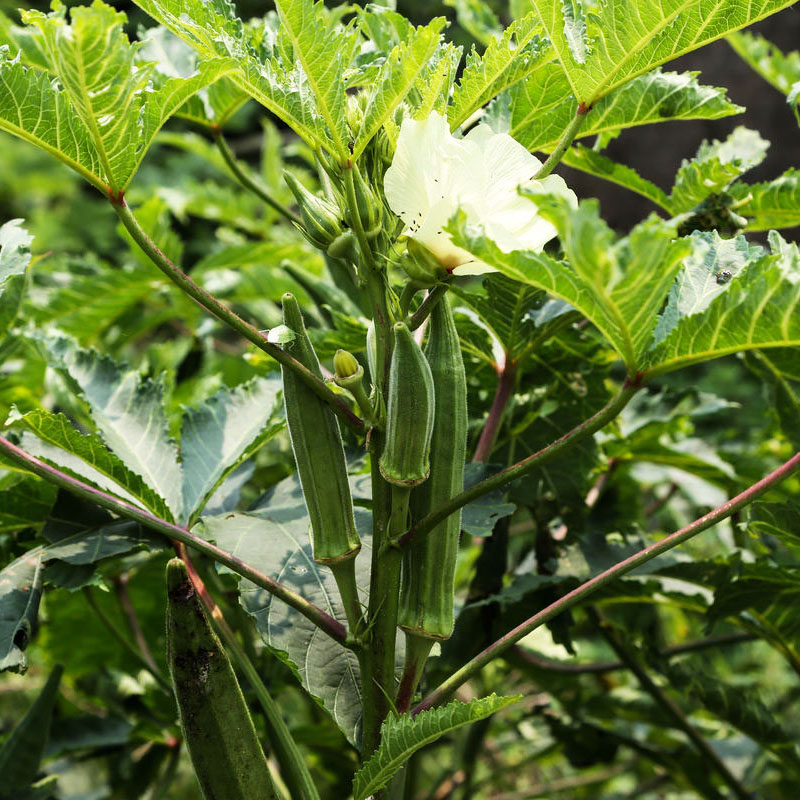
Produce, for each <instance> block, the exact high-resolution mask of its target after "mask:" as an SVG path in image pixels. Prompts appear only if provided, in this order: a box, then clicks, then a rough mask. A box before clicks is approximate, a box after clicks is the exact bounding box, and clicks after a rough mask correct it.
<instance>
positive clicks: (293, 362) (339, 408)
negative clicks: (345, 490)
mask: <svg viewBox="0 0 800 800" xmlns="http://www.w3.org/2000/svg"><path fill="white" fill-rule="evenodd" d="M112 206H113V207H114V210H115V211H116V212H117V215H118V216H119V218H120V220H121V221H122V224H123V225H124V226H125V229H126V230H127V231H128V233H129V234H130V235H131V237H132V238H133V240H134V241H135V242H136V244H138V245H139V247H140V248H141V249H142V251H143V252H144V253H145V254H146V255H147V256H148V258H150V260H151V261H152V262H153V263H154V264H155V265H156V266H157V267H158V268H159V269H160V270H161V271H162V272H163V273H164V274H165V275H166V276H167V277H168V278H169V279H170V280H171V281H172V282H173V283H174V284H175V285H176V286H178V288H180V289H181V290H182V291H183V292H185V293H186V294H188V295H189V297H191V298H192V299H193V300H195V301H196V302H197V303H198V304H199V305H201V306H202V307H203V308H204V309H206V311H208V312H210V313H211V314H212V315H213V316H215V317H216V318H217V319H218V320H220V321H221V322H224V323H225V324H226V325H228V326H229V327H230V328H233V330H235V331H236V332H237V333H239V334H241V335H242V336H243V337H244V338H245V339H247V341H249V342H251V343H252V344H254V345H255V346H256V347H258V348H259V349H260V350H263V351H264V352H265V353H266V354H267V355H269V356H271V357H272V358H274V359H275V360H276V361H277V362H278V363H279V364H282V365H283V366H285V367H287V368H289V369H291V370H294V372H296V373H297V374H298V375H299V376H300V378H301V379H302V380H303V382H304V383H305V384H306V385H307V386H309V387H310V388H311V390H312V391H313V392H314V393H315V394H316V395H317V396H318V397H320V398H322V399H323V400H324V401H325V402H326V403H327V404H328V405H329V406H330V407H331V408H332V409H333V410H334V411H335V412H336V413H337V414H338V416H339V418H340V419H342V420H343V421H344V422H345V423H347V425H349V426H350V427H351V428H352V429H353V430H355V431H357V432H361V431H363V429H364V424H363V422H362V421H361V420H360V419H359V418H358V417H357V416H356V415H355V414H354V413H353V412H352V411H351V410H350V408H349V406H348V405H347V403H346V402H344V400H342V398H341V397H339V396H338V395H337V394H336V393H335V392H334V391H332V390H331V389H330V387H329V386H328V385H327V384H326V383H325V381H323V380H321V379H320V378H318V377H317V376H316V375H315V374H314V373H313V372H312V371H311V370H310V369H308V368H307V367H305V366H304V365H303V364H301V363H300V362H299V361H298V360H297V359H295V358H292V356H290V355H289V354H288V353H286V352H284V351H283V350H282V349H281V348H280V347H278V346H277V345H274V344H272V342H269V341H267V338H266V336H264V335H263V334H262V333H261V332H260V331H259V330H258V329H257V328H255V327H254V326H253V325H251V324H250V323H249V322H246V321H245V320H243V319H242V318H241V317H240V316H239V315H238V314H236V313H235V312H234V311H232V310H231V309H230V308H228V307H227V306H226V305H225V304H224V303H221V302H220V301H219V300H217V298H216V297H214V295H212V294H209V293H208V292H207V291H206V290H205V289H203V288H202V287H200V286H198V285H197V284H196V283H195V282H194V281H193V280H192V279H191V278H190V277H189V276H188V275H187V274H186V273H185V272H183V271H182V270H181V269H180V268H179V267H177V266H176V265H175V264H173V263H172V261H170V260H169V258H167V256H165V255H164V253H162V252H161V250H160V249H159V248H158V246H157V245H156V243H155V242H154V241H153V240H152V239H151V238H150V237H149V236H148V235H147V233H146V232H145V231H144V229H143V228H142V226H141V225H139V222H138V220H137V219H136V217H135V216H134V215H133V212H132V211H131V209H130V208H129V207H128V205H127V204H126V203H125V201H124V200H119V201H116V200H115V201H113V202H112Z"/></svg>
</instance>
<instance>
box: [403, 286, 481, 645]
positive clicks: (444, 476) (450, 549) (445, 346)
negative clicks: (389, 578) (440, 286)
mask: <svg viewBox="0 0 800 800" xmlns="http://www.w3.org/2000/svg"><path fill="white" fill-rule="evenodd" d="M425 357H426V359H427V361H428V363H429V364H430V368H431V374H432V377H433V384H434V388H435V403H434V409H435V410H434V426H433V436H432V438H431V455H430V463H431V471H430V477H429V478H428V480H427V481H426V482H425V483H424V484H422V486H420V487H418V488H417V489H415V490H414V491H413V492H412V494H411V513H412V517H413V518H414V519H420V518H421V517H423V516H425V515H426V514H428V513H429V512H430V511H432V510H433V509H434V508H438V507H439V506H441V505H442V504H443V503H445V502H446V501H447V500H449V499H450V498H451V497H453V496H454V495H455V494H457V493H458V492H460V491H461V490H462V489H463V485H464V459H465V456H466V447H467V382H466V375H465V372H464V361H463V359H462V357H461V346H460V344H459V341H458V332H457V331H456V326H455V322H454V321H453V314H452V311H451V310H450V306H449V305H448V303H447V300H446V299H442V300H441V301H440V302H439V303H437V304H436V306H434V309H433V311H432V312H431V317H430V327H429V334H428V342H427V345H426V347H425ZM460 531H461V512H460V511H459V512H457V513H455V514H451V515H450V516H449V517H448V518H447V519H446V520H445V521H444V522H441V523H439V525H438V526H437V527H436V528H434V529H433V530H432V531H430V533H428V535H427V536H423V537H420V538H419V539H412V540H411V542H410V544H409V546H408V548H407V549H406V552H405V553H404V556H403V568H402V579H401V589H400V607H399V616H398V623H399V625H400V626H401V627H402V628H403V629H405V630H406V631H407V632H409V633H412V634H415V635H417V636H422V637H427V638H431V639H447V638H448V637H449V636H450V634H451V633H452V632H453V622H454V620H453V593H454V579H455V568H456V557H457V555H458V540H459V534H460Z"/></svg>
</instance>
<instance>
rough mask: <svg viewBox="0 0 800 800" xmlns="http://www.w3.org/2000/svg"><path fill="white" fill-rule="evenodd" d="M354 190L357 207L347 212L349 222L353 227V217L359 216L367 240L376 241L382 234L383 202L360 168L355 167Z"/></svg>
mask: <svg viewBox="0 0 800 800" xmlns="http://www.w3.org/2000/svg"><path fill="white" fill-rule="evenodd" d="M353 189H354V190H355V196H356V207H355V208H349V209H348V210H347V213H348V221H349V222H350V224H351V225H352V224H353V215H354V214H358V217H359V219H360V220H361V226H362V227H363V228H364V233H366V235H367V238H368V239H374V238H375V237H376V236H377V235H378V234H379V233H380V232H381V226H382V223H383V201H382V200H381V198H380V197H378V196H377V195H376V193H375V192H374V191H373V190H372V187H370V186H369V184H368V183H367V182H366V181H365V180H364V178H363V176H362V175H361V171H360V170H359V169H358V167H353Z"/></svg>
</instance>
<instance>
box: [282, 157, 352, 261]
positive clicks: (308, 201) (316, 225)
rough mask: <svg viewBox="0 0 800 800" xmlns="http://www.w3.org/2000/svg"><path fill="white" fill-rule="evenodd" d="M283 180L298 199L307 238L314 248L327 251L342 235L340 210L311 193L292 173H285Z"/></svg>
mask: <svg viewBox="0 0 800 800" xmlns="http://www.w3.org/2000/svg"><path fill="white" fill-rule="evenodd" d="M283 178H284V180H285V181H286V183H287V184H288V185H289V188H290V189H291V190H292V194H294V196H295V198H296V199H297V205H298V207H299V208H300V216H301V217H302V220H303V228H304V230H303V233H304V234H305V236H306V238H307V239H308V241H309V242H311V244H313V245H314V247H318V248H319V249H320V250H327V249H328V247H329V246H330V245H331V244H332V243H333V241H334V240H335V239H336V238H337V237H338V236H339V235H340V234H341V233H342V220H341V215H340V214H339V209H338V208H337V207H336V206H335V205H333V203H329V202H328V201H327V200H325V199H324V198H322V197H317V196H316V195H315V194H313V193H312V192H309V191H308V189H306V187H305V186H303V184H302V183H300V181H298V180H297V178H295V176H294V175H292V173H291V172H284V173H283Z"/></svg>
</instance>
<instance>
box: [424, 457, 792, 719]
mask: <svg viewBox="0 0 800 800" xmlns="http://www.w3.org/2000/svg"><path fill="white" fill-rule="evenodd" d="M798 468H800V453H797V454H795V455H794V456H793V457H792V458H790V459H789V460H788V461H786V462H785V463H784V464H782V465H781V466H780V467H778V469H776V470H775V471H774V472H771V473H770V474H769V475H767V476H766V477H765V478H762V479H761V480H760V481H758V482H757V483H754V484H753V485H752V486H750V487H749V488H748V489H746V490H745V491H743V492H741V493H740V494H738V495H736V497H733V498H731V499H730V500H728V501H727V502H726V503H723V504H722V505H721V506H719V507H718V508H715V509H714V510H713V511H710V512H709V513H708V514H704V515H703V516H702V517H699V518H698V519H696V520H695V521H694V522H692V523H690V524H689V525H687V526H686V527H685V528H681V529H680V530H679V531H676V532H675V533H672V534H670V535H669V536H666V537H664V538H663V539H662V540H661V541H659V542H655V543H654V544H651V545H649V546H648V547H645V548H644V549H643V550H640V551H639V552H638V553H634V555H632V556H629V557H628V558H626V559H624V560H622V561H620V562H619V563H618V564H615V565H614V566H613V567H611V568H610V569H607V570H605V571H604V572H601V573H600V574H599V575H596V576H595V577H594V578H592V579H591V580H588V581H586V583H584V584H582V585H581V586H579V587H578V588H577V589H573V590H572V591H571V592H568V593H567V594H565V595H564V596H563V597H561V598H560V599H559V600H557V601H556V602H555V603H551V604H550V605H549V606H547V607H546V608H544V609H542V610H541V611H540V612H539V613H538V614H534V615H533V616H532V617H530V618H529V619H527V620H525V622H523V623H521V624H520V625H517V627H516V628H514V629H513V630H511V631H509V632H508V633H507V634H506V635H505V636H503V637H501V638H500V639H498V640H497V641H496V642H494V643H493V644H491V645H489V647H487V648H486V649H485V650H483V651H482V652H480V653H478V655H477V656H475V658H473V659H472V660H471V661H468V662H467V663H466V664H465V665H464V666H463V667H461V669H459V670H458V671H456V672H454V673H453V674H452V675H451V676H450V677H449V678H447V679H446V680H445V681H443V682H442V683H441V684H440V685H439V687H438V688H437V689H435V690H434V691H433V692H431V694H429V695H428V696H427V697H426V698H425V699H424V700H423V701H422V702H421V703H420V704H419V705H417V706H416V707H415V708H414V710H413V712H412V713H415V714H417V713H419V712H420V711H424V710H425V709H428V708H432V707H433V706H435V705H438V704H439V703H441V702H442V701H443V700H445V699H446V698H447V697H449V696H450V695H451V694H452V693H453V692H454V691H455V690H456V689H457V688H458V687H459V686H461V684H463V683H464V682H465V681H467V680H469V679H470V678H471V677H472V676H473V675H474V674H476V673H477V672H479V671H480V670H481V669H482V668H483V667H484V666H486V664H488V663H489V662H490V661H492V660H493V659H495V658H497V656H498V655H500V654H501V653H502V652H504V651H505V650H506V649H508V648H509V647H511V646H512V645H514V644H516V643H517V642H518V641H519V640H520V639H522V638H523V637H525V636H527V635H528V634H529V633H531V631H534V630H536V629H537V628H539V627H540V626H542V625H544V624H545V623H546V622H549V621H550V620H551V619H553V618H554V617H557V616H558V615H559V614H561V613H562V612H564V611H566V610H567V609H569V608H572V607H573V606H574V605H577V604H578V603H580V602H581V601H583V600H585V599H586V598H587V597H589V596H590V595H591V594H593V593H594V592H596V591H597V590H598V589H602V588H603V587H604V586H605V585H606V584H608V583H610V582H611V581H613V580H615V579H616V578H619V577H620V576H621V575H625V574H627V573H628V572H630V571H631V570H634V569H636V567H638V566H641V565H642V564H644V563H646V562H647V561H650V560H651V559H653V558H655V557H656V556H660V555H661V554H662V553H666V552H667V551H668V550H671V549H672V548H673V547H677V546H678V545H679V544H683V543H684V542H685V541H688V540H689V539H691V538H692V537H693V536H696V535H697V534H698V533H701V532H702V531H704V530H707V529H708V528H710V527H711V526H712V525H716V524H717V523H718V522H720V521H722V520H724V519H727V518H728V517H729V516H731V514H733V513H734V512H736V511H738V510H739V509H740V508H743V507H744V506H746V505H748V504H749V503H752V502H753V501H754V500H755V499H756V498H757V497H759V496H760V495H762V494H764V492H766V491H767V490H768V489H771V488H772V487H773V486H775V485H776V484H778V483H780V482H781V481H783V480H785V479H786V478H788V477H789V476H790V475H791V474H792V473H793V472H795V471H796V470H797V469H798Z"/></svg>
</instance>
